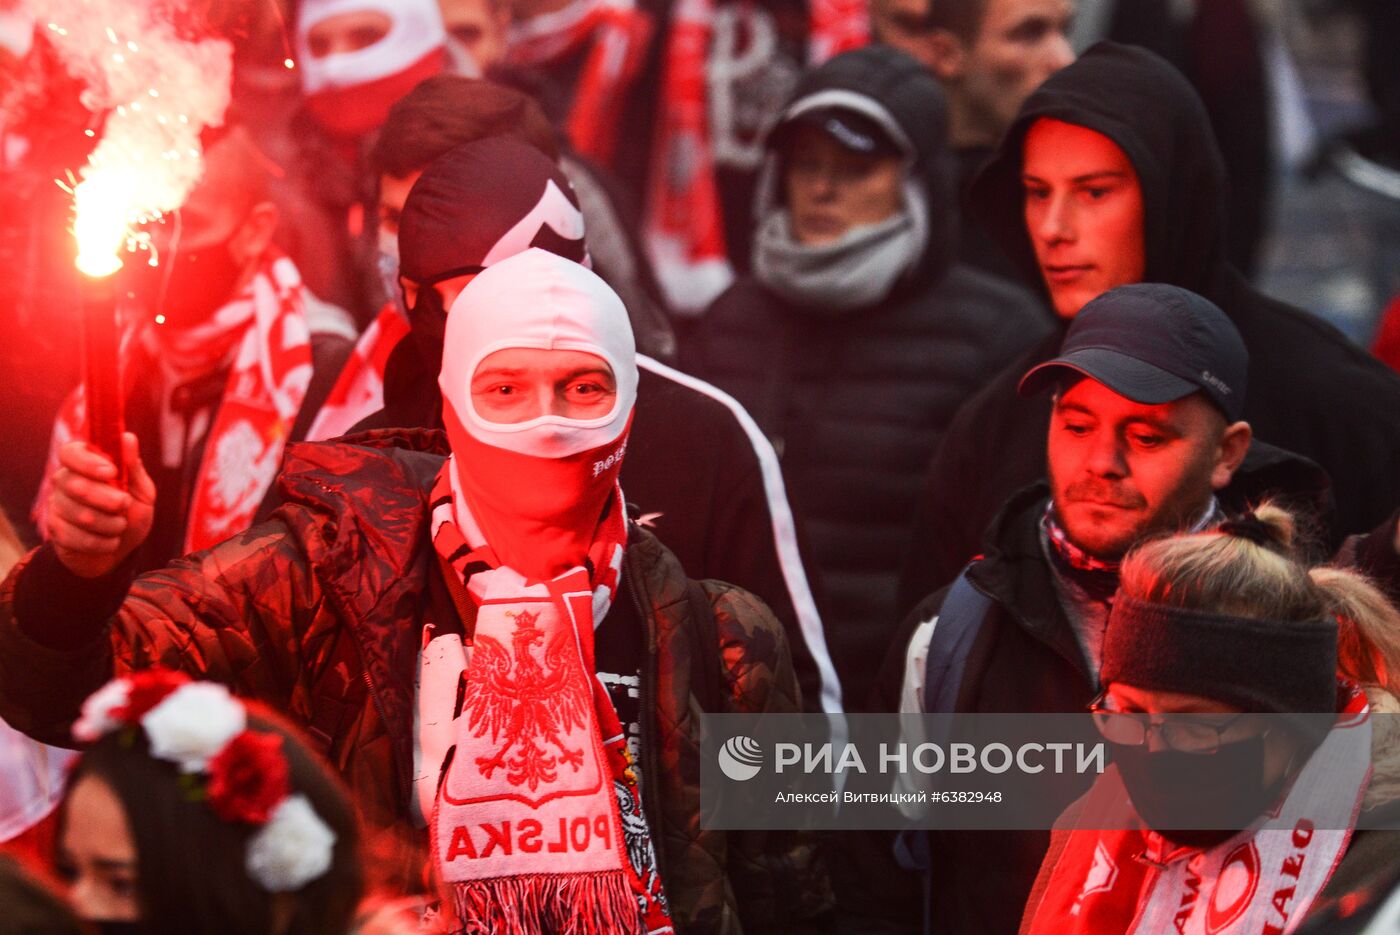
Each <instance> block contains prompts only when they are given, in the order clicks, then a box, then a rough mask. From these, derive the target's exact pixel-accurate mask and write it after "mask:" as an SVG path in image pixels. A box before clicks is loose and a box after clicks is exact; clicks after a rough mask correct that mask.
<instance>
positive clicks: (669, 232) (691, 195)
mask: <svg viewBox="0 0 1400 935" xmlns="http://www.w3.org/2000/svg"><path fill="white" fill-rule="evenodd" d="M714 7H715V4H714V2H713V0H679V2H678V3H677V4H676V8H675V11H674V13H673V18H672V21H671V26H670V32H669V33H668V35H667V36H666V48H665V52H664V59H663V68H664V70H663V72H662V75H661V94H660V95H659V97H658V104H657V112H656V130H655V135H654V139H653V141H652V155H651V166H650V168H649V170H648V172H647V178H648V186H647V187H648V190H647V200H646V216H645V218H644V222H643V226H644V231H645V238H646V240H645V243H646V249H647V253H648V256H649V258H650V259H651V262H652V265H653V266H654V267H655V269H656V276H657V280H658V281H659V282H660V283H661V286H662V288H663V289H664V290H665V292H666V298H667V300H668V301H669V302H670V304H671V306H672V307H673V308H675V309H677V310H679V311H680V312H682V313H690V314H698V313H699V312H701V311H703V310H704V309H705V308H707V307H708V306H709V304H710V302H711V301H713V300H714V299H715V298H716V297H717V296H718V295H719V294H720V293H721V292H723V291H724V290H725V289H726V288H727V287H728V286H729V284H730V283H731V282H732V281H733V279H734V271H733V268H732V267H731V266H730V263H729V255H728V248H727V245H726V243H725V236H724V214H723V207H722V205H721V203H720V197H719V184H718V181H717V178H716V174H715V151H714V144H713V135H712V132H711V126H710V110H709V104H710V87H709V85H710V81H709V67H708V65H709V54H710V47H711V44H712V40H713V29H712V24H713V22H714V17H715V9H714ZM808 15H809V19H808V48H807V64H808V66H809V67H815V66H817V65H820V64H821V63H822V62H825V61H826V60H827V59H829V58H831V57H832V56H834V55H838V54H840V53H841V52H845V51H848V50H850V49H855V48H859V47H860V46H863V45H865V44H866V42H868V41H869V33H870V22H869V15H868V11H867V0H809V8H808Z"/></svg>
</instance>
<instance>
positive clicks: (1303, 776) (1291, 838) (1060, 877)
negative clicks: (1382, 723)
mask: <svg viewBox="0 0 1400 935" xmlns="http://www.w3.org/2000/svg"><path fill="white" fill-rule="evenodd" d="M1371 730H1372V724H1371V720H1370V717H1369V709H1368V707H1367V705H1366V699H1365V696H1364V695H1362V694H1361V693H1360V692H1357V691H1349V693H1348V696H1347V698H1346V702H1345V710H1344V711H1343V713H1342V716H1341V718H1340V719H1339V721H1338V723H1337V726H1336V728H1335V729H1334V730H1333V731H1332V732H1331V733H1330V734H1329V735H1328V737H1327V739H1326V740H1325V741H1324V742H1323V743H1322V745H1321V746H1320V747H1319V748H1318V749H1317V750H1316V751H1314V753H1313V755H1312V756H1311V757H1309V759H1308V762H1307V764H1306V765H1305V766H1304V767H1303V769H1302V771H1301V772H1300V773H1299V775H1298V776H1297V778H1296V779H1295V780H1294V782H1293V784H1292V787H1291V788H1290V789H1289V791H1288V793H1287V795H1286V796H1285V797H1284V800H1283V802H1282V803H1281V804H1280V805H1279V806H1277V812H1276V814H1274V815H1271V816H1270V817H1269V821H1268V824H1269V827H1268V828H1267V829H1263V830H1260V829H1246V830H1244V831H1241V832H1240V833H1239V834H1236V835H1234V836H1232V837H1231V838H1229V839H1228V840H1226V841H1224V842H1223V843H1221V844H1218V845H1216V846H1214V847H1212V848H1210V849H1208V850H1197V849H1195V848H1189V847H1178V848H1175V849H1173V847H1172V846H1171V844H1170V843H1168V842H1166V841H1165V840H1164V839H1163V838H1162V837H1161V835H1158V834H1156V833H1154V832H1152V831H1148V830H1132V831H1129V830H1118V831H1099V830H1088V829H1084V830H1079V829H1076V830H1072V831H1056V832H1055V834H1054V838H1053V841H1052V844H1051V848H1050V855H1051V856H1049V857H1047V858H1046V864H1045V865H1044V866H1043V867H1042V868H1041V873H1040V878H1039V879H1037V880H1036V884H1035V888H1034V889H1033V890H1032V892H1031V896H1030V899H1029V900H1028V901H1027V903H1026V906H1027V910H1026V916H1025V918H1024V920H1023V921H1022V924H1021V932H1022V935H1110V933H1112V935H1117V933H1120V932H1121V933H1125V935H1158V933H1162V932H1179V933H1183V935H1246V933H1249V935H1260V933H1265V935H1286V933H1289V932H1292V931H1294V930H1295V929H1296V928H1297V927H1298V926H1299V925H1300V924H1301V922H1302V921H1303V919H1304V917H1305V916H1306V915H1307V912H1308V909H1309V907H1310V906H1311V905H1312V903H1313V900H1315V899H1316V898H1317V896H1318V894H1319V893H1321V892H1322V889H1323V887H1324V886H1326V884H1327V881H1328V880H1329V879H1330V878H1331V876H1332V873H1333V871H1334V870H1335V869H1336V867H1337V863H1338V862H1339V861H1340V860H1341V858H1342V856H1343V855H1344V854H1345V853H1346V849H1347V845H1348V844H1349V842H1350V841H1351V835H1352V831H1353V830H1354V828H1355V826H1356V815H1357V813H1358V811H1359V809H1360V807H1361V802H1362V798H1363V795H1364V793H1365V791H1366V787H1367V785H1368V784H1369V782H1370V774H1371V756H1370V753H1371ZM1085 801H1086V803H1089V804H1087V805H1086V807H1085V810H1084V811H1085V813H1086V814H1095V813H1096V808H1095V805H1094V804H1093V803H1095V802H1098V803H1103V802H1118V801H1123V802H1126V801H1127V795H1126V792H1125V791H1124V789H1123V786H1122V783H1121V780H1119V778H1118V775H1117V772H1116V770H1115V771H1112V772H1109V773H1106V774H1105V775H1104V776H1102V777H1100V779H1099V780H1098V782H1097V783H1095V785H1094V788H1093V789H1091V790H1090V792H1089V794H1088V796H1087V797H1086V800H1085ZM1105 808H1106V809H1110V810H1111V809H1112V808H1113V806H1112V805H1108V806H1105ZM1338 829H1341V830H1338ZM1051 861H1053V863H1051Z"/></svg>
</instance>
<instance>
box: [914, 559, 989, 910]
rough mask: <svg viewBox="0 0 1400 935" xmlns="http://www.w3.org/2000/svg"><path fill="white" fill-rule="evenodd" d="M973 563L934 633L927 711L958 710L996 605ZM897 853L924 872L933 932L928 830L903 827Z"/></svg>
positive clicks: (957, 582) (957, 584)
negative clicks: (973, 577)
mask: <svg viewBox="0 0 1400 935" xmlns="http://www.w3.org/2000/svg"><path fill="white" fill-rule="evenodd" d="M971 567H972V566H971V565H968V566H967V568H964V569H963V570H962V573H961V574H960V575H958V577H957V580H955V581H954V582H953V585H952V587H950V588H949V589H948V593H947V594H946V595H945V596H944V598H943V604H942V606H941V607H939V609H938V618H937V620H936V622H935V623H934V625H933V633H932V635H931V636H930V637H929V643H928V658H927V660H926V661H925V663H924V691H923V697H922V698H921V699H920V700H921V707H922V708H923V713H925V714H953V713H954V712H955V711H956V710H957V704H958V693H959V692H960V691H961V690H962V686H963V676H964V675H965V673H966V671H967V661H968V658H969V657H970V656H971V655H972V647H973V645H974V644H975V643H976V642H977V634H978V633H980V632H981V630H982V625H983V624H984V623H985V622H986V620H987V615H988V613H989V612H990V611H991V609H992V603H993V602H992V599H991V598H990V597H988V596H987V595H985V594H983V593H982V592H981V591H979V590H977V589H976V588H975V587H973V586H972V582H970V581H968V580H967V572H968V569H970V568H971ZM930 739H931V740H933V741H935V742H940V743H941V742H943V741H946V740H947V738H946V737H931V738H930ZM894 855H895V860H896V862H898V863H899V865H900V866H901V867H904V868H905V869H907V870H918V871H921V872H922V877H923V880H922V883H923V887H922V888H923V904H924V927H923V930H924V932H925V933H926V935H927V933H930V932H932V931H933V872H932V867H933V849H932V842H931V841H930V840H929V833H928V831H926V830H908V831H901V832H900V833H899V834H898V835H897V836H896V838H895V843H894Z"/></svg>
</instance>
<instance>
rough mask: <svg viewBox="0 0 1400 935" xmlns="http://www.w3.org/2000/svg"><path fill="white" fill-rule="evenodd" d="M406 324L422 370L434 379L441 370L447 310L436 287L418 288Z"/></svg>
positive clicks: (425, 286)
mask: <svg viewBox="0 0 1400 935" xmlns="http://www.w3.org/2000/svg"><path fill="white" fill-rule="evenodd" d="M408 324H409V327H410V328H411V329H412V331H411V332H410V333H411V334H412V335H413V341H414V343H415V344H416V345H417V348H418V356H419V357H420V358H422V361H423V367H424V369H426V370H427V372H428V373H430V374H432V375H433V376H434V377H436V376H437V372H438V371H439V370H441V369H442V342H443V341H444V340H445V339H446V337H447V309H445V308H443V306H442V296H441V295H439V294H438V291H437V288H436V287H434V286H432V285H424V286H420V287H419V289H418V296H417V300H416V301H415V302H414V303H413V308H411V309H409V310H408Z"/></svg>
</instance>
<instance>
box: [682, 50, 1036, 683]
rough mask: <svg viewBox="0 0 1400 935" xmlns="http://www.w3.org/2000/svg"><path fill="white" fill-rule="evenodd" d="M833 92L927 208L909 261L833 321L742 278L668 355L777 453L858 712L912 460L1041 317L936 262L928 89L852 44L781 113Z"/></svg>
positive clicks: (947, 220) (878, 638) (945, 152)
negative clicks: (884, 133) (677, 352)
mask: <svg viewBox="0 0 1400 935" xmlns="http://www.w3.org/2000/svg"><path fill="white" fill-rule="evenodd" d="M833 90H837V91H841V92H845V93H846V94H847V95H850V96H852V97H859V98H862V99H864V100H865V101H867V102H868V104H867V106H869V105H874V106H875V107H878V108H880V109H881V110H883V111H884V112H885V113H886V114H887V115H888V117H889V118H890V119H892V121H893V122H894V123H895V124H896V125H897V126H898V127H899V128H900V129H901V130H902V131H903V133H904V134H905V136H906V137H908V139H909V140H911V141H912V144H913V146H914V149H915V152H914V154H913V155H914V162H913V170H912V171H913V172H914V173H916V176H917V178H919V179H921V180H922V181H923V183H924V186H925V188H926V190H927V192H928V199H929V212H928V214H929V217H930V219H931V224H930V227H931V230H930V234H929V243H928V247H927V249H926V250H925V253H924V255H923V256H922V257H921V259H920V261H919V263H918V264H917V266H916V268H915V269H913V270H912V271H911V273H910V274H908V275H907V276H906V277H905V278H904V279H903V280H902V281H901V282H899V283H897V284H896V285H895V287H894V290H893V292H892V293H891V294H890V295H889V297H888V298H886V299H885V300H883V301H882V302H880V303H879V304H878V305H875V306H873V307H866V308H856V309H852V310H849V311H845V312H837V313H832V312H815V311H813V310H810V309H804V308H799V307H796V306H794V305H792V304H790V303H788V302H787V301H785V300H783V299H781V298H779V297H778V296H777V295H775V294H774V293H773V292H772V291H770V290H769V289H767V288H766V287H765V286H764V285H762V284H761V283H760V282H758V280H757V279H755V278H753V277H748V278H745V279H742V280H740V281H739V282H738V283H736V284H735V285H734V286H733V287H731V288H730V289H729V290H728V291H727V292H726V293H725V294H724V295H722V296H720V298H719V299H718V300H717V301H716V302H715V304H714V305H713V306H712V307H711V308H710V310H709V311H708V312H707V313H706V315H705V317H704V318H703V319H702V320H701V321H700V323H699V324H698V326H697V328H696V331H695V332H694V333H693V334H692V335H691V336H690V340H689V343H687V344H683V346H682V348H681V359H682V364H683V366H685V367H686V368H687V369H690V370H692V371H693V372H696V373H698V374H700V375H701V376H703V377H705V378H706V379H707V380H710V381H711V382H713V383H715V384H716V385H718V386H719V387H720V388H721V389H724V390H727V391H728V392H729V393H731V394H732V395H734V396H735V397H736V398H737V399H738V400H739V401H740V402H742V403H743V404H744V406H745V407H746V408H747V409H748V410H749V412H750V413H751V414H752V415H753V416H754V418H755V419H756V420H757V421H758V423H759V425H760V426H761V427H762V428H763V430H764V431H765V432H766V433H767V434H768V436H769V437H770V438H771V439H773V442H774V445H775V447H776V448H777V449H778V451H779V454H780V456H781V457H782V462H783V473H784V476H785V477H786V479H787V483H788V492H789V495H790V496H791V498H792V502H793V506H794V509H795V510H796V511H797V514H798V516H799V518H800V519H801V520H803V521H804V522H805V524H806V531H807V533H808V536H809V541H810V543H811V546H812V551H813V556H814V558H815V560H816V563H817V567H818V569H819V570H820V572H821V574H822V577H823V581H824V584H825V587H826V594H827V598H828V603H827V606H826V613H825V615H824V616H825V617H826V622H827V627H826V629H827V640H828V643H829V645H830V647H831V650H832V657H833V658H834V659H835V660H836V661H837V669H838V673H839V674H840V677H841V682H842V685H843V686H844V691H845V697H846V699H847V704H848V707H849V706H851V705H855V706H859V705H860V704H861V703H862V701H863V699H864V697H865V694H866V692H867V691H868V689H869V686H870V681H871V679H872V678H873V676H874V674H875V670H876V668H877V666H878V665H879V660H880V656H881V654H882V652H883V650H882V649H881V647H882V646H883V645H884V641H885V638H886V637H887V636H888V635H889V633H890V632H891V630H892V629H893V627H894V624H895V622H896V616H895V606H894V593H895V580H896V572H897V570H898V567H899V563H900V559H901V550H902V549H903V547H904V544H905V542H906V540H907V536H908V533H909V517H910V511H911V509H912V507H913V504H914V501H915V496H916V492H917V489H918V482H919V478H920V477H921V476H922V474H923V469H924V466H925V465H926V464H927V459H928V457H929V456H930V455H931V454H932V452H933V449H934V446H935V444H936V443H937V441H938V438H939V436H940V435H941V433H942V432H943V430H944V428H945V427H946V426H947V424H948V422H949V420H950V419H951V418H952V415H953V413H954V412H955V411H956V409H957V407H958V406H959V405H960V404H961V402H962V401H963V400H965V399H966V398H967V397H968V396H970V395H971V394H972V393H973V392H975V391H976V390H977V388H978V387H979V386H980V385H981V384H982V383H983V381H985V379H986V378H987V377H988V376H989V375H990V374H992V373H994V372H996V370H997V369H998V368H1000V367H1001V366H1003V365H1004V364H1005V363H1006V362H1008V361H1009V360H1010V359H1011V358H1012V357H1013V356H1014V355H1015V354H1016V353H1018V352H1019V351H1021V350H1022V349H1023V348H1024V347H1025V346H1026V345H1027V344H1028V343H1030V342H1032V341H1034V340H1035V339H1036V337H1038V336H1039V335H1040V334H1042V333H1044V332H1045V331H1046V330H1048V328H1049V323H1048V318H1047V316H1046V315H1045V313H1044V312H1042V311H1041V310H1040V309H1039V308H1038V307H1037V306H1036V304H1035V302H1034V300H1033V299H1032V298H1031V297H1030V296H1029V295H1028V294H1026V293H1024V292H1020V291H1018V290H1016V289H1014V288H1012V287H1010V286H1007V285H1005V284H1003V283H1000V282H997V281H995V280H993V279H991V278H990V277H987V276H985V275H983V274H981V273H977V272H974V271H972V270H970V269H967V268H964V267H961V266H953V265H952V255H953V241H954V231H955V227H956V211H955V208H954V205H955V204H956V200H955V195H954V188H953V186H954V180H953V172H952V157H951V151H950V150H949V148H948V142H947V136H946V120H945V113H946V107H945V104H944V101H943V96H942V93H941V91H940V90H939V87H938V85H937V83H936V82H935V81H934V80H933V79H932V78H931V77H929V75H928V74H927V73H926V72H924V71H923V70H922V69H921V68H920V66H919V65H918V63H916V62H915V61H914V60H913V59H910V58H908V57H906V56H904V55H903V54H901V53H898V52H896V51H894V50H892V49H885V48H870V49H861V50H858V51H855V52H849V53H846V54H844V55H840V56H838V57H836V58H834V59H832V60H831V61H830V62H829V63H827V64H826V65H824V66H823V67H821V68H820V69H818V70H816V71H815V72H813V73H811V74H810V75H808V76H807V78H806V79H805V80H804V82H803V83H802V85H801V86H800V87H799V88H798V91H797V95H796V97H795V98H794V100H793V103H792V104H791V105H789V106H790V107H792V106H795V105H796V104H798V103H799V102H801V101H802V100H804V99H806V98H808V97H810V96H812V95H815V94H818V93H822V92H828V93H829V92H831V91H833ZM769 158H770V160H773V159H775V158H776V157H775V156H773V155H771V154H770V157H769ZM760 197H761V198H762V196H760Z"/></svg>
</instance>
